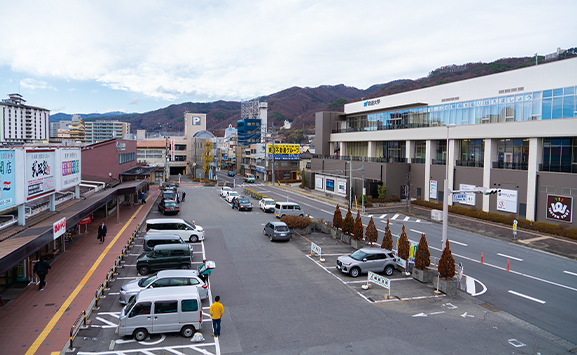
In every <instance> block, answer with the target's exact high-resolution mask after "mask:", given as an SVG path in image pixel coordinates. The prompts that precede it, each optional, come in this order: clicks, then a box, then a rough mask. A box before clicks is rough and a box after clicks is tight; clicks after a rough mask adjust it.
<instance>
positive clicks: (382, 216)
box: [379, 213, 387, 218]
mask: <svg viewBox="0 0 577 355" xmlns="http://www.w3.org/2000/svg"><path fill="white" fill-rule="evenodd" d="M385 217H387V214H386V213H385V214H382V215H381V216H380V217H379V218H385Z"/></svg>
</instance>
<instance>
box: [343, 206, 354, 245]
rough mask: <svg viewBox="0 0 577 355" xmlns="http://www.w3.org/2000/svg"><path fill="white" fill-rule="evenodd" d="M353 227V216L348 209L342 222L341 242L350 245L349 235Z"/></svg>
mask: <svg viewBox="0 0 577 355" xmlns="http://www.w3.org/2000/svg"><path fill="white" fill-rule="evenodd" d="M354 227H355V220H354V219H353V214H352V213H351V208H350V207H349V208H348V211H347V215H346V216H345V219H344V220H343V234H342V235H341V240H342V241H343V242H345V243H347V244H350V243H351V235H352V234H353V230H354Z"/></svg>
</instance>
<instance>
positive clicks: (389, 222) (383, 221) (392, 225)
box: [381, 219, 395, 226]
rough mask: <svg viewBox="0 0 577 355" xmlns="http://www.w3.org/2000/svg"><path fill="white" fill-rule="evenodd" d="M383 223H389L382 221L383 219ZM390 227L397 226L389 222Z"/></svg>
mask: <svg viewBox="0 0 577 355" xmlns="http://www.w3.org/2000/svg"><path fill="white" fill-rule="evenodd" d="M381 222H383V223H387V221H384V220H382V219H381ZM389 225H390V226H394V225H395V224H394V223H392V222H389Z"/></svg>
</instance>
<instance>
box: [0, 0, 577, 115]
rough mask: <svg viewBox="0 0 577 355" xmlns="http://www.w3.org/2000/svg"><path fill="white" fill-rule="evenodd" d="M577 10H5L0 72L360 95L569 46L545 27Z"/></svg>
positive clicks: (135, 6) (49, 5)
mask: <svg viewBox="0 0 577 355" xmlns="http://www.w3.org/2000/svg"><path fill="white" fill-rule="evenodd" d="M561 9H563V11H556V10H561ZM576 10H577V3H576V2H574V1H571V0H554V1H551V2H547V3H545V2H537V1H526V2H523V3H519V2H503V1H494V0H493V1H486V2H484V3H483V4H482V5H480V4H478V3H467V2H462V1H456V0H451V1H445V2H442V3H438V2H430V1H425V0H420V1H411V2H388V1H382V0H365V1H362V0H361V1H356V2H352V1H334V0H332V1H314V2H311V1H305V0H291V1H282V2H280V1H265V0H253V1H232V0H228V1H219V2H195V1H188V0H187V1H184V0H181V1H171V2H170V6H167V3H166V2H161V1H152V0H148V1H145V0H139V1H136V0H134V1H122V2H118V1H109V0H103V1H98V2H72V3H71V2H58V1H57V2H45V1H28V2H24V3H23V2H8V3H6V4H3V11H2V12H1V13H0V31H1V32H2V33H13V29H14V28H18V35H14V36H4V37H3V40H2V41H1V42H0V65H9V66H10V67H11V68H12V69H13V70H17V71H19V72H23V73H28V74H29V76H31V77H41V78H43V80H49V78H54V79H64V80H81V81H95V82H98V83H100V84H101V85H103V86H105V87H108V88H112V89H115V90H123V91H127V92H134V93H138V94H142V95H146V96H149V97H153V98H156V99H158V100H167V101H171V100H178V99H183V98H190V100H197V101H212V100H218V99H225V100H226V99H232V100H238V99H248V98H253V97H257V96H262V95H268V94H271V93H273V92H275V91H278V90H282V89H284V88H287V87H291V86H295V85H297V86H311V87H314V86H318V85H323V84H339V83H343V84H346V85H351V86H356V87H359V88H366V87H368V86H370V85H372V84H375V83H382V82H387V81H390V80H395V79H399V78H413V79H416V78H419V77H422V76H425V75H427V73H428V72H429V71H430V70H433V69H435V68H437V67H439V66H442V65H447V64H453V63H455V64H460V63H466V62H471V61H492V60H495V59H498V58H501V57H510V56H530V55H533V54H534V53H535V52H539V53H549V52H553V51H554V50H555V48H556V47H558V46H560V47H563V48H567V47H573V46H575V43H574V41H575V38H577V27H576V26H548V25H546V24H551V23H572V21H573V14H574V13H575V12H576ZM539 24H541V25H539ZM22 85H26V87H28V88H35V89H53V88H51V87H50V85H49V84H48V82H47V81H37V80H34V79H25V80H23V81H22ZM131 104H133V103H131Z"/></svg>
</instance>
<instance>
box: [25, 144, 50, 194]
mask: <svg viewBox="0 0 577 355" xmlns="http://www.w3.org/2000/svg"><path fill="white" fill-rule="evenodd" d="M54 154H55V153H54V151H53V150H27V151H26V199H27V200H28V201H30V200H32V199H34V198H37V197H40V196H44V195H47V194H49V193H51V192H54V190H55V188H56V187H55V182H54Z"/></svg>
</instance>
